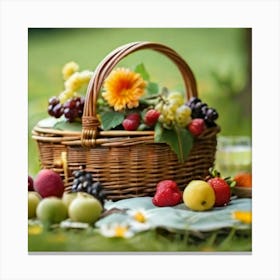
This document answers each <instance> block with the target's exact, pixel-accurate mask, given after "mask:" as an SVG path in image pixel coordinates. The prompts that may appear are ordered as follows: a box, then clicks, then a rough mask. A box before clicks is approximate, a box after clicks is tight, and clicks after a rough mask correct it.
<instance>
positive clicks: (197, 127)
mask: <svg viewBox="0 0 280 280" xmlns="http://www.w3.org/2000/svg"><path fill="white" fill-rule="evenodd" d="M205 128H206V126H205V122H204V120H203V119H193V120H192V121H191V122H190V123H189V125H188V129H189V131H190V133H191V134H192V135H193V136H198V135H200V134H201V133H202V132H203V131H204V129H205Z"/></svg>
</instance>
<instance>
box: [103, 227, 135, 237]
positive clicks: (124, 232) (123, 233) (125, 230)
mask: <svg viewBox="0 0 280 280" xmlns="http://www.w3.org/2000/svg"><path fill="white" fill-rule="evenodd" d="M100 233H101V234H102V235H103V236H105V237H120V238H130V237H132V236H133V235H134V232H133V231H132V230H131V229H130V227H129V225H127V224H119V223H114V224H105V225H102V226H101V227H100Z"/></svg>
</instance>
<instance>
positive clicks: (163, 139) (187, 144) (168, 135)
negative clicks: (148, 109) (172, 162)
mask: <svg viewBox="0 0 280 280" xmlns="http://www.w3.org/2000/svg"><path fill="white" fill-rule="evenodd" d="M155 142H158V143H166V144H168V145H169V146H170V147H171V149H172V150H173V152H174V153H175V154H176V155H177V157H178V160H179V161H180V162H184V161H186V160H187V158H188V155H189V152H190V150H191V148H192V145H193V137H192V135H191V134H190V132H189V131H188V130H187V129H185V128H178V127H176V128H175V129H165V128H163V127H162V125H161V124H160V123H157V124H156V126H155Z"/></svg>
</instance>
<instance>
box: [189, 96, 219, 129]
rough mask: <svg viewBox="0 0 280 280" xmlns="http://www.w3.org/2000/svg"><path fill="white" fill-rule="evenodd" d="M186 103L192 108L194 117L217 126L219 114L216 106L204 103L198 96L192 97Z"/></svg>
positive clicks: (209, 125)
mask: <svg viewBox="0 0 280 280" xmlns="http://www.w3.org/2000/svg"><path fill="white" fill-rule="evenodd" d="M186 105H188V106H189V107H190V108H191V110H192V119H197V118H198V119H204V121H205V124H206V126H207V127H213V126H216V123H215V121H216V120H217V119H218V117H219V114H218V113H217V111H216V110H215V109H214V108H211V107H209V106H208V105H207V104H206V103H203V102H202V101H201V99H199V98H198V97H192V98H190V100H188V102H187V103H186Z"/></svg>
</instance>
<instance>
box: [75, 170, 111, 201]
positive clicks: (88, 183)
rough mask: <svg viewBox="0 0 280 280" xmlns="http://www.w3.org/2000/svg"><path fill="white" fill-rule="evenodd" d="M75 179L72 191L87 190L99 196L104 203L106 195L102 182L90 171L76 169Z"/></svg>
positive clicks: (96, 196)
mask: <svg viewBox="0 0 280 280" xmlns="http://www.w3.org/2000/svg"><path fill="white" fill-rule="evenodd" d="M73 175H74V181H73V184H72V192H86V193H88V194H90V195H92V196H94V197H95V198H97V199H98V200H99V201H100V202H101V204H102V205H104V200H105V199H106V195H105V193H104V191H103V189H102V185H101V183H100V182H98V181H96V180H94V179H93V178H92V174H91V173H90V172H86V171H85V170H76V171H74V172H73Z"/></svg>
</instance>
